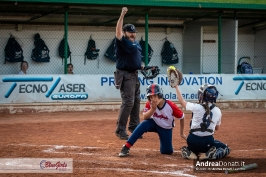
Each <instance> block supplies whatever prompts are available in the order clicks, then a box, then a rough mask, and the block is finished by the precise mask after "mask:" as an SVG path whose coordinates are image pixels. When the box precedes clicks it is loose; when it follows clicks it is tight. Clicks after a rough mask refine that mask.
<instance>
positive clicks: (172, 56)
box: [161, 39, 178, 65]
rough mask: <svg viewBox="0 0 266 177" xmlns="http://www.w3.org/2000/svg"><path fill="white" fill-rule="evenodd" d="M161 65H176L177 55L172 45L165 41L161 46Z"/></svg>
mask: <svg viewBox="0 0 266 177" xmlns="http://www.w3.org/2000/svg"><path fill="white" fill-rule="evenodd" d="M161 56H162V64H163V63H164V64H167V65H171V64H176V63H178V53H177V51H176V49H175V47H174V44H173V43H171V42H169V41H168V40H167V39H166V41H165V42H164V44H163V48H162V52H161Z"/></svg>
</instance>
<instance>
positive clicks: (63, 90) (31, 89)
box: [0, 74, 266, 103]
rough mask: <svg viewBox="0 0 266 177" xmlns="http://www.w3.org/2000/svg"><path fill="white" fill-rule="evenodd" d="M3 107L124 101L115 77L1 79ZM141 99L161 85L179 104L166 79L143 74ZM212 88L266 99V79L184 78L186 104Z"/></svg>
mask: <svg viewBox="0 0 266 177" xmlns="http://www.w3.org/2000/svg"><path fill="white" fill-rule="evenodd" d="M0 77H1V81H0V90H1V92H0V103H36V102H37V103H41V102H104V101H121V98H120V91H119V90H117V89H116V88H115V87H114V77H113V75H0ZM139 80H140V84H141V85H140V89H141V93H140V97H141V100H142V101H145V100H146V99H147V98H146V88H147V86H148V85H149V84H151V83H158V84H160V85H161V87H162V90H163V93H164V97H165V98H166V99H170V100H173V101H175V100H177V96H176V93H175V89H173V88H171V87H170V86H169V83H168V79H167V76H166V75H163V74H160V75H158V76H157V77H156V78H154V79H151V80H145V79H143V77H142V76H141V74H139ZM204 83H208V84H212V85H214V86H216V87H217V89H218V91H219V93H220V94H219V96H218V100H249V99H250V100H254V99H260V100H261V99H266V92H265V91H266V75H265V74H252V75H236V74H202V75H194V74H193V75H192V74H191V75H189V74H188V75H184V77H183V81H182V83H181V85H180V90H181V92H182V94H183V97H184V98H185V99H186V100H197V92H198V89H199V87H200V86H201V85H202V84H204Z"/></svg>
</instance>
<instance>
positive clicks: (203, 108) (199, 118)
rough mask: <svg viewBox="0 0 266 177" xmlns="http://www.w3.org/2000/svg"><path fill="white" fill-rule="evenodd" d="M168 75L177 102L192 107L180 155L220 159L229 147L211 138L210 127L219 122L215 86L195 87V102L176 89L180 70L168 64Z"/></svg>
mask: <svg viewBox="0 0 266 177" xmlns="http://www.w3.org/2000/svg"><path fill="white" fill-rule="evenodd" d="M167 72H168V73H167V74H168V77H169V78H168V79H169V82H170V86H171V87H172V88H175V89H176V93H177V97H178V100H179V102H180V104H181V105H182V106H183V107H184V108H185V109H186V110H190V111H192V120H191V122H190V132H189V135H188V138H187V145H188V146H187V147H186V146H183V147H182V148H181V155H182V157H183V158H184V159H199V160H205V159H210V160H211V159H220V158H223V157H226V156H228V155H229V153H230V149H229V147H228V146H227V145H226V144H224V143H222V142H220V141H218V140H214V137H213V134H214V131H217V130H218V129H219V127H220V125H221V117H222V113H221V110H220V109H219V108H218V107H217V106H216V105H215V104H214V103H216V99H217V97H218V93H219V92H218V90H217V89H216V87H215V86H213V85H209V84H205V85H202V86H201V87H200V88H199V90H198V100H199V103H191V102H187V101H185V100H184V98H183V97H182V94H181V92H180V90H179V85H180V83H181V80H182V78H183V76H182V73H181V72H180V71H179V70H177V69H176V68H175V67H173V66H171V67H169V68H168V71H167Z"/></svg>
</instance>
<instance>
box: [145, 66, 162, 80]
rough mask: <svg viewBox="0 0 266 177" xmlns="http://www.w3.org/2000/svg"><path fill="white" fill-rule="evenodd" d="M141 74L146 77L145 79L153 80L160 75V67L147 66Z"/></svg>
mask: <svg viewBox="0 0 266 177" xmlns="http://www.w3.org/2000/svg"><path fill="white" fill-rule="evenodd" d="M141 73H142V74H143V76H144V79H153V78H155V77H156V76H157V75H158V74H160V69H159V67H158V66H145V67H144V69H143V70H141Z"/></svg>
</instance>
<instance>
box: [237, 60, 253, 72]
mask: <svg viewBox="0 0 266 177" xmlns="http://www.w3.org/2000/svg"><path fill="white" fill-rule="evenodd" d="M237 71H238V74H253V68H252V66H251V64H249V63H248V62H242V63H241V64H240V65H238V66H237Z"/></svg>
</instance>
